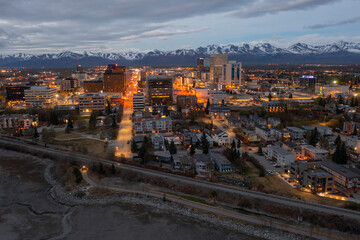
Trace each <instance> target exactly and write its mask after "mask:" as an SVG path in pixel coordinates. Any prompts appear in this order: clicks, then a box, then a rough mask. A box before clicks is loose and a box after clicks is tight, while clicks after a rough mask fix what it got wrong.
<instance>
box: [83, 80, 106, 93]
mask: <svg viewBox="0 0 360 240" xmlns="http://www.w3.org/2000/svg"><path fill="white" fill-rule="evenodd" d="M83 87H84V91H85V92H86V93H88V92H89V93H91V92H93V93H95V92H100V91H103V88H104V82H103V81H101V80H97V81H85V82H84V86H83Z"/></svg>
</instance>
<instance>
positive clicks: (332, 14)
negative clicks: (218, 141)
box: [0, 0, 360, 54]
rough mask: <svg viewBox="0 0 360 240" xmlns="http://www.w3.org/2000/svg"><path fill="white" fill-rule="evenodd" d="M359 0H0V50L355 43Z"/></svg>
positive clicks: (359, 34) (359, 39) (358, 30)
mask: <svg viewBox="0 0 360 240" xmlns="http://www.w3.org/2000/svg"><path fill="white" fill-rule="evenodd" d="M359 7H360V5H359V0H181V1H175V0H104V1H100V0H56V1H53V0H0V54H7V53H18V52H25V53H44V52H51V53H53V52H60V51H64V50H70V51H75V52H82V51H126V50H130V49H134V50H149V49H161V50H172V49H177V48H195V47H198V46H206V45H209V44H229V43H242V42H249V43H251V42H270V43H272V44H275V45H276V46H279V47H287V46H289V45H290V44H292V43H295V42H305V43H308V44H326V43H332V42H335V41H339V40H345V41H353V42H360V12H359Z"/></svg>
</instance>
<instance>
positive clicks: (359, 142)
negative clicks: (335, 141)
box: [346, 135, 360, 152]
mask: <svg viewBox="0 0 360 240" xmlns="http://www.w3.org/2000/svg"><path fill="white" fill-rule="evenodd" d="M346 146H347V147H348V148H351V149H354V150H355V151H356V152H360V139H359V137H358V136H353V135H350V136H346Z"/></svg>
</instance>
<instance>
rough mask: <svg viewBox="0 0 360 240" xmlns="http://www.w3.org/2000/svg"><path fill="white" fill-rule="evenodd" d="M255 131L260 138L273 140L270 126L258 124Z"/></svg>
mask: <svg viewBox="0 0 360 240" xmlns="http://www.w3.org/2000/svg"><path fill="white" fill-rule="evenodd" d="M255 133H256V134H257V135H258V137H259V138H261V139H263V140H265V141H271V140H273V138H272V136H271V131H270V128H268V127H265V126H256V127H255Z"/></svg>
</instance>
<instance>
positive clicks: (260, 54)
mask: <svg viewBox="0 0 360 240" xmlns="http://www.w3.org/2000/svg"><path fill="white" fill-rule="evenodd" d="M223 53H226V54H229V57H230V58H231V59H239V60H240V61H245V60H243V59H251V60H252V61H255V59H261V60H259V61H265V60H262V59H268V60H267V61H272V60H271V59H277V60H276V61H281V59H285V58H286V59H288V60H287V61H286V62H289V60H292V59H293V57H294V56H299V57H298V59H312V58H310V56H314V55H318V56H322V55H324V54H335V53H340V54H344V53H345V54H356V55H355V57H356V56H358V57H357V60H356V61H355V62H356V63H358V62H360V43H351V42H346V41H338V42H335V43H333V44H326V45H319V46H313V45H309V44H306V43H301V42H298V43H294V44H293V45H291V46H289V47H287V48H281V47H277V46H274V45H272V44H271V43H268V42H258V43H235V44H211V45H207V46H204V47H198V48H196V49H190V48H179V49H175V50H172V51H161V50H158V49H154V50H148V51H137V50H133V49H132V50H123V51H119V52H91V51H89V52H87V51H84V52H82V53H76V52H72V51H64V52H60V53H55V54H54V53H44V54H40V55H33V54H26V53H16V54H12V55H1V56H0V66H13V65H16V66H22V65H23V66H28V65H29V66H33V65H34V64H35V65H40V66H41V64H43V63H44V64H45V65H46V64H47V63H48V61H50V60H51V61H52V62H53V63H52V64H54V65H55V64H56V63H57V62H59V64H63V62H67V64H69V65H70V63H73V62H83V64H84V63H89V64H91V65H101V64H106V63H109V62H122V63H124V64H132V63H141V64H142V62H143V63H144V64H145V65H146V64H150V65H151V64H155V65H157V64H156V63H154V62H153V61H152V60H147V59H162V61H163V62H160V63H159V65H169V64H171V63H170V62H169V60H167V59H168V58H169V57H172V59H173V60H172V61H185V62H181V64H185V65H186V61H191V62H195V61H196V58H197V57H199V56H209V55H210V54H223ZM176 56H178V57H179V58H178V59H179V60H176V59H175V58H173V57H176ZM307 56H308V57H307ZM353 57H354V56H353ZM62 59H67V60H66V61H60V60H62ZM181 59H183V60H181ZM186 59H189V60H186ZM149 61H150V62H149ZM154 61H155V62H156V61H158V60H154ZM159 61H160V60H159ZM299 61H300V60H299ZM304 61H305V60H304ZM306 61H307V60H306ZM312 61H313V60H312ZM324 61H326V59H325V60H324ZM334 61H335V60H334ZM334 61H333V60H332V61H331V62H334ZM336 61H340V59H339V60H336ZM336 61H335V62H336ZM341 61H344V59H342V60H341ZM345 61H346V60H345ZM290 62H291V61H290ZM307 62H308V61H307ZM84 65H86V64H84Z"/></svg>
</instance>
